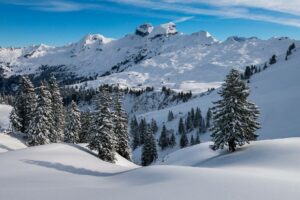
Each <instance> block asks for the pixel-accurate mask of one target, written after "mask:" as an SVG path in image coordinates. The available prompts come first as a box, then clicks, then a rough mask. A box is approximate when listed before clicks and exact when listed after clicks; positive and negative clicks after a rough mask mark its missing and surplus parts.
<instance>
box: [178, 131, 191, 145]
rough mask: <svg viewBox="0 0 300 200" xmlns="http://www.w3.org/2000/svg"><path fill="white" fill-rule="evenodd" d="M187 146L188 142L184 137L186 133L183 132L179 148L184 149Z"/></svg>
mask: <svg viewBox="0 0 300 200" xmlns="http://www.w3.org/2000/svg"><path fill="white" fill-rule="evenodd" d="M188 144H189V140H188V138H187V136H186V133H185V132H183V133H182V134H181V137H180V147H181V148H184V147H186V146H188Z"/></svg>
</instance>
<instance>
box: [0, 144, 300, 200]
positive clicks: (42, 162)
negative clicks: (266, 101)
mask: <svg viewBox="0 0 300 200" xmlns="http://www.w3.org/2000/svg"><path fill="white" fill-rule="evenodd" d="M199 146H201V147H202V146H203V145H202V144H201V145H199ZM201 147H199V148H200V149H199V148H198V146H195V147H193V151H192V152H188V156H192V157H194V158H195V157H196V155H200V159H199V158H197V159H196V160H201V152H200V151H199V150H201ZM281 147H285V148H284V149H283V151H284V154H281V155H280V157H277V158H278V159H276V157H275V156H274V155H277V156H278V151H279V148H281ZM299 147H300V141H299V139H287V140H278V141H263V142H259V143H255V144H253V145H251V146H248V147H246V148H245V150H244V151H239V152H236V153H234V154H231V155H229V156H228V159H222V157H220V158H213V157H211V159H212V160H213V161H214V160H215V162H218V163H217V164H215V165H214V164H211V165H212V166H209V165H207V166H205V167H201V166H200V165H198V167H188V166H185V167H183V166H151V167H145V168H132V167H126V166H125V167H124V166H119V165H114V164H110V163H106V162H103V161H101V160H99V159H97V158H96V157H94V156H92V155H90V154H88V153H87V152H85V151H82V149H81V148H78V147H76V146H72V145H64V144H52V145H44V146H39V147H32V148H26V149H23V150H18V151H13V152H7V153H2V154H0V162H1V165H0V184H1V187H0V199H11V200H21V199H22V200H27V199H32V200H35V199H45V200H53V199H58V200H60V199H64V200H65V199H72V200H76V199H97V198H101V199H111V200H114V199H131V200H135V199H145V200H153V199H161V200H163V199H174V200H176V199H202V198H203V199H212V200H218V199H224V200H239V199H245V200H252V199H257V200H260V199H272V200H277V199H278V200H279V199H280V200H281V199H287V200H292V199H295V200H296V199H298V197H299V195H300V192H299V191H300V190H299V189H300V181H299V178H298V177H299V175H300V174H299V173H300V171H299V162H297V160H298V159H295V158H296V155H298V154H299V152H300V148H299ZM186 150H189V148H187V149H185V150H182V151H186ZM205 151H208V149H207V146H206V147H205V149H203V152H204V153H205ZM258 152H260V153H261V152H263V153H262V154H261V155H259V157H258V158H256V157H257V155H258ZM178 153H180V152H178ZM191 153H192V154H193V155H190V154H191ZM184 155H185V157H187V153H185V154H184ZM174 156H175V157H176V154H174ZM245 156H248V157H250V158H254V159H253V163H251V161H247V160H248V159H247V157H245ZM223 157H225V156H223ZM181 159H183V158H182V155H180V156H179V157H178V158H177V161H180V160H181ZM279 159H280V161H281V162H279ZM213 161H212V162H211V163H214V162H213ZM245 161H247V162H245ZM228 163H229V164H228ZM230 163H233V164H231V166H234V167H224V166H228V165H229V166H230ZM249 163H251V165H248V164H249ZM265 163H268V164H265ZM283 163H287V164H283ZM288 163H292V164H294V166H292V165H288ZM172 164H176V162H174V159H173V162H172ZM186 164H188V165H190V164H193V163H192V162H189V163H188V162H187V163H186ZM217 166H221V167H217ZM249 166H251V168H249ZM256 166H257V167H256ZM297 166H298V167H297ZM253 170H255V171H253ZM254 172H256V173H255V174H254ZM265 172H268V173H265Z"/></svg>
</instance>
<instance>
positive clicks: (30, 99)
mask: <svg viewBox="0 0 300 200" xmlns="http://www.w3.org/2000/svg"><path fill="white" fill-rule="evenodd" d="M35 107H36V94H35V91H34V87H33V85H32V83H31V82H30V80H29V78H28V77H26V76H21V78H20V85H19V89H18V92H17V96H16V100H15V104H14V108H15V114H16V115H18V117H17V118H18V119H19V120H20V123H21V127H13V128H14V129H16V130H20V131H21V132H23V133H26V131H27V130H28V128H29V124H30V122H31V120H32V119H33V117H34V112H35ZM12 125H16V124H12Z"/></svg>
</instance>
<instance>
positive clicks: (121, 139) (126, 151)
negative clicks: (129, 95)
mask: <svg viewBox="0 0 300 200" xmlns="http://www.w3.org/2000/svg"><path fill="white" fill-rule="evenodd" d="M121 97H122V95H121V93H120V91H119V90H118V91H117V92H116V96H115V101H114V110H115V112H114V114H115V115H114V118H115V119H114V126H115V127H114V132H115V134H116V142H117V144H116V145H115V148H116V152H117V153H118V154H120V155H121V156H123V157H124V158H126V159H127V160H131V151H130V147H129V135H128V118H127V114H126V112H125V111H124V109H123V108H122V100H121Z"/></svg>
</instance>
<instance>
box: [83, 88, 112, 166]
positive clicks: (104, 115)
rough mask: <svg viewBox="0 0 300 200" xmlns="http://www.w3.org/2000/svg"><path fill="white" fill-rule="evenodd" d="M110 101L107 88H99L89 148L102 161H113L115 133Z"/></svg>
mask: <svg viewBox="0 0 300 200" xmlns="http://www.w3.org/2000/svg"><path fill="white" fill-rule="evenodd" d="M111 101H112V99H111V97H110V95H109V93H108V88H107V87H102V88H100V95H99V98H98V101H97V106H96V110H95V113H94V120H93V127H92V129H91V141H90V143H89V148H90V149H91V150H96V151H97V152H98V157H99V158H100V159H102V160H104V161H108V162H114V161H115V141H116V139H115V137H116V136H115V133H114V128H113V127H114V125H113V116H112V113H111V111H110V109H109V108H110V103H111Z"/></svg>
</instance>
